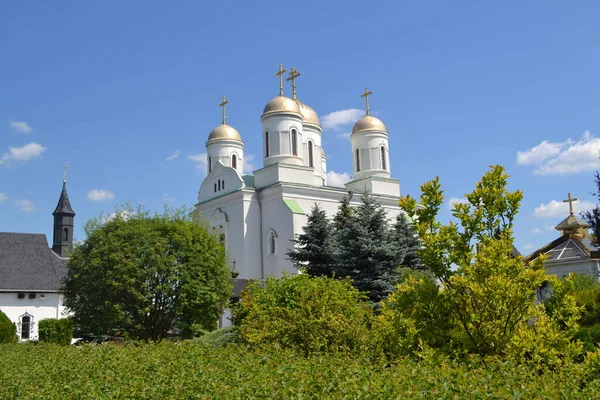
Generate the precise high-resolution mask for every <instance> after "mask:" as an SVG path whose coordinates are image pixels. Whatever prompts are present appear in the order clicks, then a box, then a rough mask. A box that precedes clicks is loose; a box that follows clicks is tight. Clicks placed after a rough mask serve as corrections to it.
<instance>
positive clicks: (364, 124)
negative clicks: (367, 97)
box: [352, 115, 387, 135]
mask: <svg viewBox="0 0 600 400" xmlns="http://www.w3.org/2000/svg"><path fill="white" fill-rule="evenodd" d="M371 131H376V132H386V133H387V130H386V128H385V125H384V124H383V122H381V120H380V119H379V118H375V117H374V116H372V115H365V116H364V117H362V118H361V119H359V120H358V122H356V124H354V128H352V134H353V135H354V134H355V133H358V132H371Z"/></svg>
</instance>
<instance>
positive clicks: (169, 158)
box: [165, 150, 180, 161]
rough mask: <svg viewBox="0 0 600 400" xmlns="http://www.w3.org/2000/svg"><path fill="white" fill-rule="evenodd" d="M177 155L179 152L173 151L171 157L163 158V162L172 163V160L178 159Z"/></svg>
mask: <svg viewBox="0 0 600 400" xmlns="http://www.w3.org/2000/svg"><path fill="white" fill-rule="evenodd" d="M179 153H180V151H179V150H175V151H174V152H173V153H171V155H170V156H169V157H167V158H165V161H173V160H175V159H177V158H179Z"/></svg>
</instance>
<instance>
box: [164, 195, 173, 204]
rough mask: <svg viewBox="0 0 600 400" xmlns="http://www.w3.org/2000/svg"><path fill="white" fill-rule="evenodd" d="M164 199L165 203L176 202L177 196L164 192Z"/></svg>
mask: <svg viewBox="0 0 600 400" xmlns="http://www.w3.org/2000/svg"><path fill="white" fill-rule="evenodd" d="M162 201H164V202H165V203H175V197H173V196H169V193H164V194H163V196H162Z"/></svg>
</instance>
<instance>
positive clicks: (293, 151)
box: [292, 129, 298, 156]
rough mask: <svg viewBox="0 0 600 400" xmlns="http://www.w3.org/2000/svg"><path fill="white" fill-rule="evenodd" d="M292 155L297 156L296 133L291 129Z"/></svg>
mask: <svg viewBox="0 0 600 400" xmlns="http://www.w3.org/2000/svg"><path fill="white" fill-rule="evenodd" d="M292 155H294V156H297V155H298V132H296V130H295V129H292Z"/></svg>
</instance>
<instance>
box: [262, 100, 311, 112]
mask: <svg viewBox="0 0 600 400" xmlns="http://www.w3.org/2000/svg"><path fill="white" fill-rule="evenodd" d="M276 113H294V114H299V115H302V112H301V111H300V106H299V105H298V103H297V102H296V100H292V99H290V98H289V97H286V96H277V97H274V98H272V99H271V100H269V102H268V103H267V105H266V106H265V109H264V110H263V116H264V115H268V114H276Z"/></svg>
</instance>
